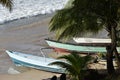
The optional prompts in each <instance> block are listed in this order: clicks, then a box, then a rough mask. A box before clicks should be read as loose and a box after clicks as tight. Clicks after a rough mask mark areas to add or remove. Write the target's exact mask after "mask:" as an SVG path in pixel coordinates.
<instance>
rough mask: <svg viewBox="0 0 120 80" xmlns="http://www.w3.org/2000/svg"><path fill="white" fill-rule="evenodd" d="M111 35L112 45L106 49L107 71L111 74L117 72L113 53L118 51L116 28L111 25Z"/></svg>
mask: <svg viewBox="0 0 120 80" xmlns="http://www.w3.org/2000/svg"><path fill="white" fill-rule="evenodd" d="M110 27H111V30H110V35H111V40H112V41H111V45H109V46H107V47H106V50H107V55H106V56H107V70H108V73H109V74H113V73H114V72H115V69H114V66H113V52H114V51H115V50H116V26H115V25H114V26H113V25H111V26H110Z"/></svg>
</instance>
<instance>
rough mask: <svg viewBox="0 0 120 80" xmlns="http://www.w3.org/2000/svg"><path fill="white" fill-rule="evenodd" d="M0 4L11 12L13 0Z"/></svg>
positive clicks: (2, 0)
mask: <svg viewBox="0 0 120 80" xmlns="http://www.w3.org/2000/svg"><path fill="white" fill-rule="evenodd" d="M0 3H1V4H2V5H3V6H5V7H7V8H8V9H9V10H10V11H11V10H12V6H13V0H0Z"/></svg>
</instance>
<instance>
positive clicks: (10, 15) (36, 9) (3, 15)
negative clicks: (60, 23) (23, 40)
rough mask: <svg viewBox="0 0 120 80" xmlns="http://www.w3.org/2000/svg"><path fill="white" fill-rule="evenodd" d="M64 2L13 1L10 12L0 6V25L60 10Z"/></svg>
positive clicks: (61, 0)
mask: <svg viewBox="0 0 120 80" xmlns="http://www.w3.org/2000/svg"><path fill="white" fill-rule="evenodd" d="M66 2H67V0H14V2H13V4H14V5H13V10H12V12H9V10H7V9H6V8H5V7H3V6H2V5H0V24H3V23H5V22H9V21H13V20H17V19H21V18H25V17H31V16H36V15H38V14H49V13H52V12H55V11H56V10H60V9H62V8H63V7H64V5H65V4H66Z"/></svg>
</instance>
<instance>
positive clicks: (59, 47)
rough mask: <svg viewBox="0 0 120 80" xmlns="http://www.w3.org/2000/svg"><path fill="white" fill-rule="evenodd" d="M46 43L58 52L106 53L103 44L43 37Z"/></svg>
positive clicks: (119, 50) (118, 48) (119, 49)
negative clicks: (84, 44) (95, 44)
mask: <svg viewBox="0 0 120 80" xmlns="http://www.w3.org/2000/svg"><path fill="white" fill-rule="evenodd" d="M45 41H46V42H47V44H48V45H49V46H50V47H51V48H53V49H54V50H56V51H60V52H64V51H65V52H72V51H76V52H82V53H99V52H102V53H106V52H107V51H106V47H105V46H101V47H98V46H83V45H80V44H73V43H63V42H59V41H55V40H50V39H45ZM117 50H118V52H120V47H117Z"/></svg>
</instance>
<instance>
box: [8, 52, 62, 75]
mask: <svg viewBox="0 0 120 80" xmlns="http://www.w3.org/2000/svg"><path fill="white" fill-rule="evenodd" d="M6 52H7V54H8V55H9V56H10V57H11V59H12V61H13V62H14V63H15V64H16V65H21V66H26V67H31V68H35V69H40V70H44V71H49V72H55V73H64V69H63V68H61V67H58V66H55V65H53V66H52V65H51V66H50V65H49V64H50V63H51V62H54V61H57V60H56V59H49V58H44V57H38V56H34V55H30V54H27V55H28V56H27V55H26V54H25V56H24V57H23V56H19V55H17V54H15V53H17V52H15V53H12V52H11V51H6ZM21 54H22V55H24V53H21ZM31 56H32V57H33V56H34V57H36V58H40V60H32V59H28V58H27V57H31ZM48 61H49V62H48Z"/></svg>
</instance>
